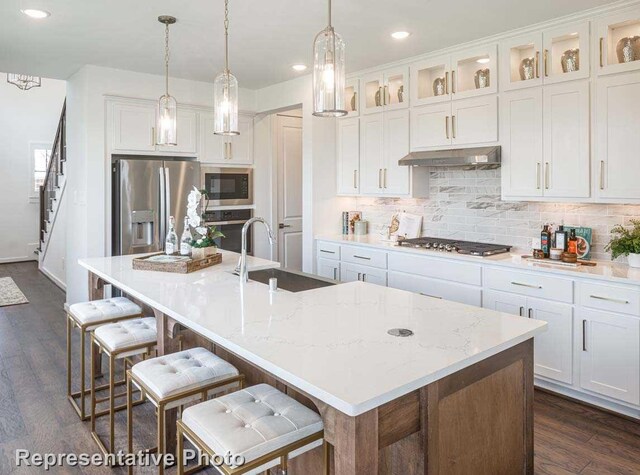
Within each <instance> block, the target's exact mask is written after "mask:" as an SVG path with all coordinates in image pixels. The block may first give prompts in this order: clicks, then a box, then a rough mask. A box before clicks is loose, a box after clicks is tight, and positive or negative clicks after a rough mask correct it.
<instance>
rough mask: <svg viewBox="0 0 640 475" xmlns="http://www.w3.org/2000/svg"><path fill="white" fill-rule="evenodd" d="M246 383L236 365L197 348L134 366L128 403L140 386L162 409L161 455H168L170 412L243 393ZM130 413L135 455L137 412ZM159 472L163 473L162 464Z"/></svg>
mask: <svg viewBox="0 0 640 475" xmlns="http://www.w3.org/2000/svg"><path fill="white" fill-rule="evenodd" d="M243 379H244V377H243V376H242V375H240V374H239V372H238V370H237V369H236V367H235V366H233V365H232V364H230V363H227V362H226V361H225V360H223V359H222V358H220V357H219V356H216V355H214V354H213V353H212V352H210V351H209V350H206V349H205V348H193V349H189V350H184V351H180V352H178V353H173V354H170V355H165V356H159V357H157V358H151V359H148V360H144V361H141V362H139V363H136V364H135V365H133V367H132V368H131V370H129V371H128V372H127V403H128V404H129V403H130V402H132V397H131V394H132V386H136V387H138V388H140V389H141V390H142V391H143V392H144V393H145V394H146V396H147V399H148V400H149V401H151V403H153V405H155V406H156V407H157V408H158V420H157V423H158V433H157V435H158V453H164V450H165V447H164V438H165V437H164V434H165V411H166V410H168V409H171V408H175V407H178V406H182V405H184V404H187V403H189V402H193V401H206V400H207V398H209V397H210V396H214V395H218V394H221V393H223V392H224V391H228V390H236V389H240V388H241V387H242V381H243ZM128 411H129V417H128V419H127V429H128V434H129V437H128V442H129V453H133V440H132V437H131V434H132V432H133V427H132V424H133V408H132V407H128ZM159 470H160V473H162V472H163V470H164V467H163V466H162V464H161V465H160V466H159Z"/></svg>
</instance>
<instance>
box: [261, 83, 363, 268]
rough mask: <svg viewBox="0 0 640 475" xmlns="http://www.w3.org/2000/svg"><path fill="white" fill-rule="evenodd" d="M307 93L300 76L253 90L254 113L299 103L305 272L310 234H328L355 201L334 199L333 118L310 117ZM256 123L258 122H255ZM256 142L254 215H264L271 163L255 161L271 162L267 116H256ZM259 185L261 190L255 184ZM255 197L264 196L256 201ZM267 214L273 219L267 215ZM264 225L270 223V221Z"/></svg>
mask: <svg viewBox="0 0 640 475" xmlns="http://www.w3.org/2000/svg"><path fill="white" fill-rule="evenodd" d="M312 101H313V97H312V89H311V76H310V75H307V76H302V77H299V78H296V79H293V80H291V81H286V82H283V83H280V84H275V85H273V86H269V87H266V88H263V89H259V90H258V91H256V111H257V112H258V113H264V114H266V113H271V112H275V111H279V110H284V109H290V108H291V107H293V106H300V105H301V106H302V162H303V163H302V181H303V191H302V194H303V210H302V214H303V225H302V232H303V243H302V246H303V250H302V253H303V256H302V268H303V270H304V271H305V272H313V271H314V265H315V262H314V261H315V260H314V258H313V256H314V249H313V246H314V236H315V235H316V234H322V233H326V232H330V233H334V232H335V230H336V229H340V216H341V212H342V211H343V210H348V209H350V208H351V207H352V206H353V205H354V202H355V200H353V199H351V198H344V197H343V198H340V197H336V192H337V185H336V153H335V151H336V137H335V135H336V122H335V121H336V119H327V118H320V117H315V116H314V115H313V102H312ZM261 122H262V123H261ZM256 123H257V124H259V125H258V130H257V132H258V133H257V135H256V136H255V139H254V140H256V144H255V145H256V146H255V147H254V149H255V152H254V155H255V159H256V170H255V176H256V178H255V179H254V180H255V183H256V193H257V194H259V196H260V198H259V199H258V198H257V197H256V215H260V212H261V211H262V212H263V213H264V214H266V213H267V212H268V211H269V209H271V210H272V209H273V205H272V203H269V202H267V201H266V200H267V198H268V193H269V192H270V190H269V191H268V190H266V189H265V184H266V183H268V182H269V178H268V177H266V176H264V174H265V173H270V170H271V169H272V167H269V168H267V167H264V166H259V165H258V164H265V163H272V162H273V160H272V155H273V151H272V147H271V143H270V142H269V141H268V139H269V138H271V137H272V135H268V134H267V133H266V132H265V130H264V129H265V128H266V127H271V125H270V124H269V123H268V120H267V119H264V118H263V119H262V120H260V118H258V120H257V121H256ZM259 186H262V188H261V189H259V188H258V187H259ZM260 200H264V201H262V202H260ZM272 218H273V217H272ZM270 224H272V225H273V224H275V222H274V221H273V220H272V221H271V223H270ZM256 246H257V247H256V249H257V250H259V251H264V249H265V246H264V243H261V242H260V240H259V239H258V236H256Z"/></svg>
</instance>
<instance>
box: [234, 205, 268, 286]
mask: <svg viewBox="0 0 640 475" xmlns="http://www.w3.org/2000/svg"><path fill="white" fill-rule="evenodd" d="M256 222H257V223H262V224H264V225H265V226H266V228H267V233H268V235H269V244H271V245H272V246H273V244H274V243H275V242H276V236H275V235H274V234H273V230H272V229H271V226H269V223H267V222H266V221H265V219H264V218H259V217H256V218H251V219H250V220H249V221H247V222H246V223H244V226H242V251H241V253H240V259H239V260H238V265H237V266H236V274H238V275H239V276H240V282H247V281H248V280H249V273H248V272H247V232H248V231H249V228H250V227H251V225H252V224H253V223H256Z"/></svg>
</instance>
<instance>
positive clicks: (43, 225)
mask: <svg viewBox="0 0 640 475" xmlns="http://www.w3.org/2000/svg"><path fill="white" fill-rule="evenodd" d="M66 117H67V100H66V99H65V100H64V103H63V104H62V112H61V113H60V120H59V121H58V128H57V130H56V135H55V138H54V140H53V147H52V149H51V159H50V160H49V164H48V166H47V172H46V173H45V177H44V182H43V183H42V185H40V190H39V193H38V194H39V197H40V245H39V250H40V251H42V244H43V243H44V238H45V234H46V232H47V212H48V211H52V210H53V200H55V194H56V189H57V187H58V183H59V182H58V178H59V176H60V174H62V172H63V167H64V162H66V160H67V143H66V122H67V120H66ZM31 159H33V157H31Z"/></svg>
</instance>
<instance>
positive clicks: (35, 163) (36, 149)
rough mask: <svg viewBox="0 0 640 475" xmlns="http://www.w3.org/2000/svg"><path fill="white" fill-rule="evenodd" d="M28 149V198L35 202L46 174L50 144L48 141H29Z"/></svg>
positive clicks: (49, 157)
mask: <svg viewBox="0 0 640 475" xmlns="http://www.w3.org/2000/svg"><path fill="white" fill-rule="evenodd" d="M29 149H30V150H29V166H30V169H31V173H30V176H31V187H30V190H29V200H30V201H33V202H37V201H38V198H39V194H38V193H39V191H40V186H42V185H43V184H44V178H45V176H46V175H47V167H48V166H49V160H50V159H51V149H52V146H51V144H48V143H31V144H30V147H29Z"/></svg>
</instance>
